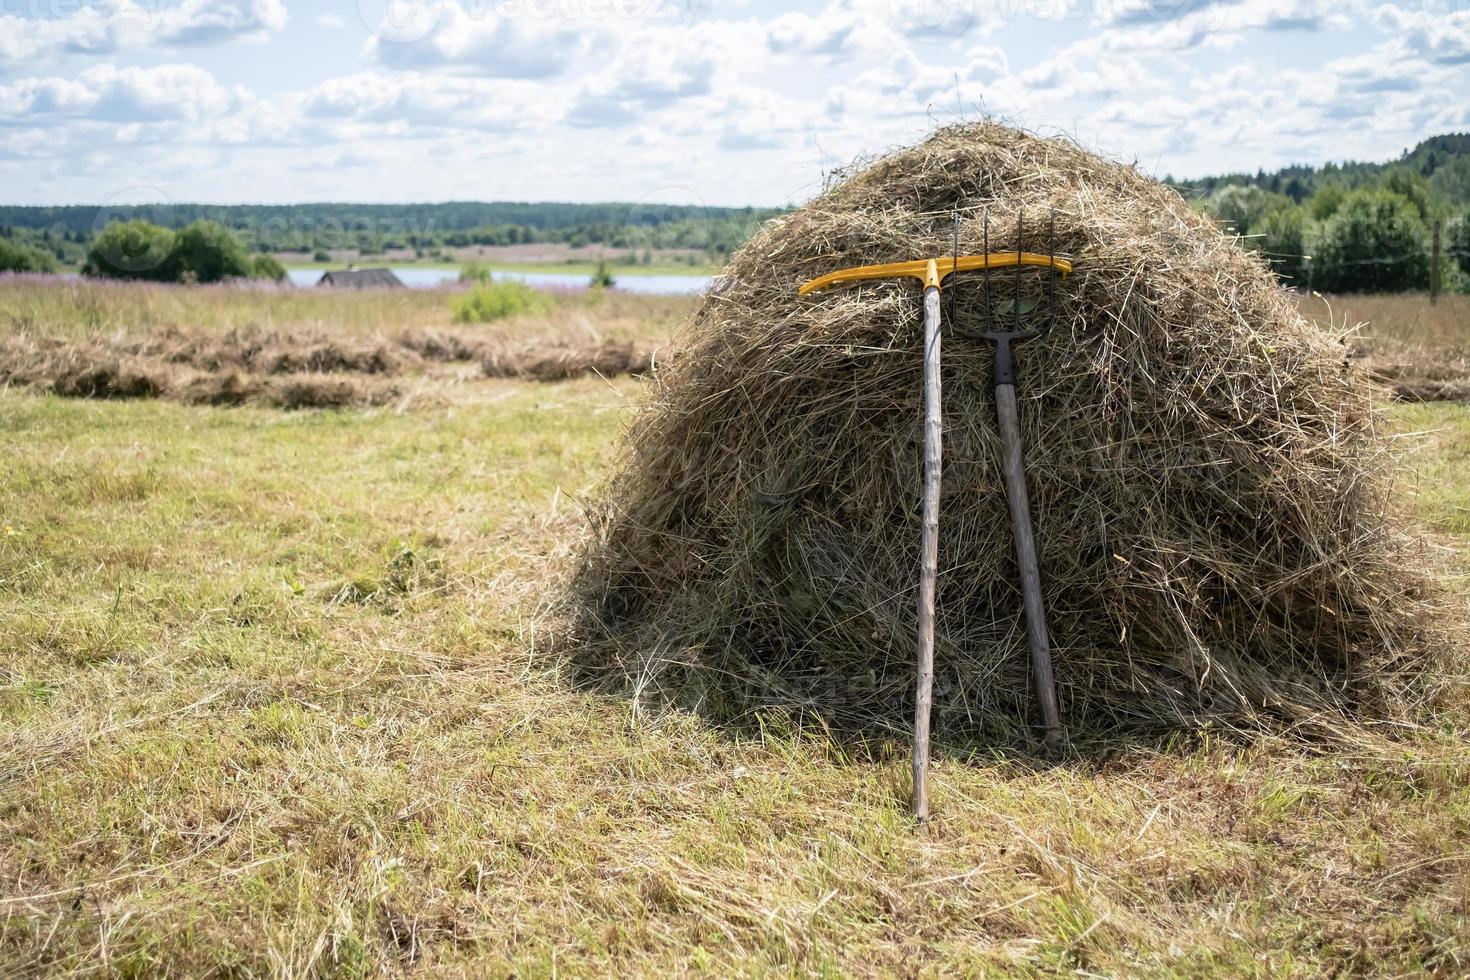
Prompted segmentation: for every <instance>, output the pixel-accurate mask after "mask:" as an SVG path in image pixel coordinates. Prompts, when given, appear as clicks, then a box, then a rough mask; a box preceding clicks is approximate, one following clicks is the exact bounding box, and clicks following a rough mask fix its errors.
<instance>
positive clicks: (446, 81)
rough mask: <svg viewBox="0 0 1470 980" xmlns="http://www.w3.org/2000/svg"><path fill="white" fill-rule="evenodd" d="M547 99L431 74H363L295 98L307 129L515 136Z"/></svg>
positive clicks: (516, 87) (517, 87)
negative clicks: (312, 125) (323, 126)
mask: <svg viewBox="0 0 1470 980" xmlns="http://www.w3.org/2000/svg"><path fill="white" fill-rule="evenodd" d="M543 100H544V95H539V96H538V93H537V91H536V90H535V89H534V88H531V87H529V86H526V85H525V84H523V83H512V82H504V81H496V80H491V79H482V78H459V77H452V76H450V77H446V76H436V75H426V74H418V73H414V74H394V75H387V74H383V73H380V72H359V73H357V74H355V75H349V76H346V77H343V78H334V79H331V80H329V81H326V82H323V83H322V84H321V85H318V86H316V87H314V88H312V89H311V90H309V91H307V92H304V93H302V94H300V95H299V96H296V97H295V98H294V99H293V100H292V102H293V104H294V105H295V106H297V107H299V110H300V113H301V115H302V117H303V119H304V120H305V121H306V123H307V124H310V123H312V122H319V123H323V124H334V123H341V124H351V123H362V124H371V126H372V128H371V129H369V130H366V131H364V132H363V135H372V134H376V135H382V136H393V137H404V136H411V135H413V134H414V133H415V132H416V131H419V130H444V129H448V130H464V129H470V130H475V131H479V132H500V133H504V132H510V131H513V130H517V129H520V128H522V127H523V126H525V125H526V124H527V123H528V122H530V121H533V120H535V119H537V118H539V117H540V116H541V112H540V111H539V109H540V103H541V102H542V101H543Z"/></svg>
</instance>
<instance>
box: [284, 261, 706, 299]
mask: <svg viewBox="0 0 1470 980" xmlns="http://www.w3.org/2000/svg"><path fill="white" fill-rule="evenodd" d="M389 268H391V269H392V270H393V274H394V275H395V276H397V277H398V278H399V279H401V280H403V284H404V285H405V286H408V287H410V288H413V289H432V288H434V287H435V286H444V285H450V284H453V283H454V282H456V281H457V280H458V279H459V270H458V269H433V268H422V267H417V266H389ZM288 274H289V275H290V277H291V284H292V285H293V286H315V285H316V284H317V280H318V279H320V278H321V277H322V270H320V269H290V270H288ZM492 274H493V275H494V276H495V278H496V279H503V280H514V281H517V282H523V283H526V284H527V285H529V286H536V287H538V288H550V287H554V288H557V289H586V288H587V278H588V277H587V276H586V275H582V274H577V275H572V274H569V273H565V272H506V271H502V270H500V269H495V270H494V271H493V273H492ZM613 275H614V277H615V278H616V279H617V281H618V284H617V287H616V288H618V289H621V290H623V291H624V292H629V293H653V294H656V295H660V296H679V295H683V294H685V293H698V292H702V291H703V290H704V289H705V287H707V286H708V285H709V284H710V279H711V277H710V276H637V275H619V274H618V273H616V272H614V273H613Z"/></svg>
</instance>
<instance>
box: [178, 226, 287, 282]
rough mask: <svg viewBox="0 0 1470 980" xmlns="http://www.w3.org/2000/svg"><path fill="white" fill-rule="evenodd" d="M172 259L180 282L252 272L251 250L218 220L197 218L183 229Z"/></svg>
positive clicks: (204, 280)
mask: <svg viewBox="0 0 1470 980" xmlns="http://www.w3.org/2000/svg"><path fill="white" fill-rule="evenodd" d="M173 258H174V261H173V263H172V264H173V266H174V268H175V270H176V272H175V278H177V279H178V280H179V281H180V282H219V281H220V280H222V279H233V278H243V277H245V276H248V275H250V273H251V265H250V253H248V252H246V251H245V246H244V245H242V244H241V243H240V239H239V237H237V236H236V235H235V233H234V232H232V231H230V229H228V228H226V227H225V226H224V225H222V224H219V223H218V222H215V221H196V222H194V223H193V224H191V225H189V226H188V227H186V228H184V230H182V231H180V232H179V234H178V236H177V238H176V239H175V241H174V253H173ZM279 264H280V263H277V265H279ZM282 271H284V270H282Z"/></svg>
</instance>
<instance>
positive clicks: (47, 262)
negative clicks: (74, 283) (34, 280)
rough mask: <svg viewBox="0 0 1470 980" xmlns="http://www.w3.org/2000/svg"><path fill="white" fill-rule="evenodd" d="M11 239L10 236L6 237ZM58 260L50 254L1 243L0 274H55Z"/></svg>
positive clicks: (22, 246) (6, 242) (4, 242)
mask: <svg viewBox="0 0 1470 980" xmlns="http://www.w3.org/2000/svg"><path fill="white" fill-rule="evenodd" d="M6 237H9V236H6ZM55 271H56V260H55V259H53V258H52V257H51V254H50V253H49V252H43V251H41V250H40V249H36V248H28V247H26V246H24V245H12V244H11V243H10V242H8V241H0V272H55Z"/></svg>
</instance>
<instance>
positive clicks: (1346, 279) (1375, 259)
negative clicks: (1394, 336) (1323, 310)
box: [1312, 190, 1429, 292]
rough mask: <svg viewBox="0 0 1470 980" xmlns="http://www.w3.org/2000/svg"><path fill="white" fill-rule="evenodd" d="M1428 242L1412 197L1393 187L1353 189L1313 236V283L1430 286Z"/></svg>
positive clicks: (1343, 288)
mask: <svg viewBox="0 0 1470 980" xmlns="http://www.w3.org/2000/svg"><path fill="white" fill-rule="evenodd" d="M1428 241H1429V232H1428V230H1427V229H1426V228H1425V227H1424V222H1423V220H1421V219H1420V217H1419V209H1418V208H1417V207H1416V206H1415V205H1414V202H1413V201H1410V200H1409V199H1408V198H1406V197H1404V196H1403V195H1402V194H1395V193H1394V192H1392V191H1383V190H1359V191H1354V192H1352V193H1351V194H1349V195H1347V197H1345V198H1344V199H1343V202H1342V205H1341V206H1340V207H1339V208H1338V209H1337V212H1336V213H1335V214H1334V215H1333V216H1332V217H1331V218H1329V219H1328V220H1327V221H1326V222H1325V223H1324V224H1323V225H1322V226H1321V228H1320V229H1319V230H1318V232H1317V234H1316V235H1315V236H1314V243H1313V247H1312V268H1313V285H1314V286H1315V287H1316V288H1318V289H1322V290H1325V291H1328V292H1403V291H1405V290H1410V289H1425V288H1427V287H1428V285H1429V256H1428V254H1426V245H1427V244H1428Z"/></svg>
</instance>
